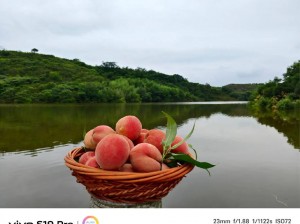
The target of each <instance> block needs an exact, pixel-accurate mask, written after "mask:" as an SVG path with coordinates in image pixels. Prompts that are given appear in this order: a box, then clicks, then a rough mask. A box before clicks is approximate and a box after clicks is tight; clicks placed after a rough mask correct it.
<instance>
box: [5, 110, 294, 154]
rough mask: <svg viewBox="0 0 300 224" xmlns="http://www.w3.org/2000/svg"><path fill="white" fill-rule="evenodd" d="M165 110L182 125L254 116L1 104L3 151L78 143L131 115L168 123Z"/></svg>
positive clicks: (231, 112) (148, 121) (236, 112)
mask: <svg viewBox="0 0 300 224" xmlns="http://www.w3.org/2000/svg"><path fill="white" fill-rule="evenodd" d="M161 111H165V112H167V113H169V114H171V115H172V116H173V117H174V118H175V120H176V122H177V123H178V125H179V126H180V125H182V124H183V123H185V122H186V121H187V120H189V119H192V118H200V117H207V118H208V117H210V116H211V115H213V114H215V113H222V114H226V115H228V116H251V113H250V111H249V110H248V109H247V105H245V104H235V105H230V104H208V105H205V104H95V105H3V106H1V107H0V117H1V120H0V135H1V141H0V152H1V151H2V152H3V151H6V152H7V151H10V152H13V151H18V150H36V149H40V148H49V147H50V148H51V147H54V146H55V145H60V144H66V143H78V142H80V141H82V139H83V132H84V131H87V130H89V129H91V128H93V127H95V126H97V125H100V124H107V125H109V126H111V127H114V125H115V123H116V121H117V120H118V119H119V118H120V117H122V116H125V115H128V114H132V115H136V116H138V117H139V118H140V120H141V121H142V123H143V126H144V127H145V128H148V129H150V128H154V127H158V126H162V125H163V126H164V125H165V124H166V118H165V117H164V116H163V114H162V113H161ZM268 125H269V124H268ZM271 126H272V124H271ZM294 126H295V125H294ZM294 126H293V127H294ZM273 127H275V128H276V126H275V125H274V126H273ZM286 129H287V130H286V131H288V130H290V129H289V127H287V128H286ZM288 132H290V131H288ZM291 132H292V131H291ZM284 133H285V132H284ZM298 133H299V132H298ZM291 134H292V133H291ZM288 138H289V137H288ZM293 139H294V137H293ZM289 142H290V143H291V144H292V141H289ZM298 146H299V140H298Z"/></svg>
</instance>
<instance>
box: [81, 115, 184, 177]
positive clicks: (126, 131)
mask: <svg viewBox="0 0 300 224" xmlns="http://www.w3.org/2000/svg"><path fill="white" fill-rule="evenodd" d="M165 137H166V133H165V132H164V131H162V130H160V129H151V130H147V129H143V128H142V123H141V121H140V120H139V119H138V118H137V117H136V116H132V115H128V116H125V117H122V118H121V119H119V120H118V121H117V123H116V125H115V129H113V128H111V127H109V126H107V125H99V126H97V127H95V128H93V129H92V130H90V131H88V132H87V133H86V134H85V137H84V146H85V149H86V150H87V151H86V152H85V153H83V154H82V155H81V156H80V158H79V163H81V164H84V165H86V166H90V167H95V168H101V169H104V170H111V171H123V172H153V171H159V170H164V169H169V167H168V166H167V165H166V164H164V163H163V161H162V159H163V158H162V157H163V140H164V139H165ZM182 140H183V138H182V137H180V136H176V137H175V139H174V141H173V143H172V145H171V146H173V145H175V144H177V143H179V142H181V141H182ZM172 152H174V153H184V154H188V153H189V151H188V144H187V143H186V142H184V143H183V144H181V145H180V146H178V147H177V148H175V149H173V150H172Z"/></svg>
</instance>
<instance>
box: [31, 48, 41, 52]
mask: <svg viewBox="0 0 300 224" xmlns="http://www.w3.org/2000/svg"><path fill="white" fill-rule="evenodd" d="M38 51H39V50H38V49H36V48H32V49H31V53H37V52H38Z"/></svg>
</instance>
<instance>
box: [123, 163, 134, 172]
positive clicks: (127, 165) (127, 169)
mask: <svg viewBox="0 0 300 224" xmlns="http://www.w3.org/2000/svg"><path fill="white" fill-rule="evenodd" d="M120 171H121V172H134V171H133V168H132V165H131V164H130V163H125V164H124V165H123V166H122V167H121V168H120Z"/></svg>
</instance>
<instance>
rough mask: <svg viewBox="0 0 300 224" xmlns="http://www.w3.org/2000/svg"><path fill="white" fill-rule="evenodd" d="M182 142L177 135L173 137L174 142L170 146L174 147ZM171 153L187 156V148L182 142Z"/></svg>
mask: <svg viewBox="0 0 300 224" xmlns="http://www.w3.org/2000/svg"><path fill="white" fill-rule="evenodd" d="M182 140H183V138H182V137H180V136H178V135H177V136H176V137H175V139H174V141H173V142H172V144H171V146H174V145H176V144H177V143H179V142H181V141H182ZM172 152H174V153H184V154H188V153H189V146H188V144H187V143H186V142H185V141H184V142H183V143H182V144H181V145H180V146H178V147H177V148H175V149H173V150H172Z"/></svg>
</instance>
